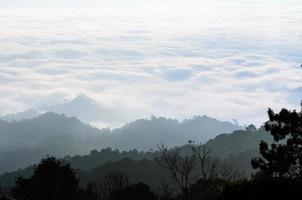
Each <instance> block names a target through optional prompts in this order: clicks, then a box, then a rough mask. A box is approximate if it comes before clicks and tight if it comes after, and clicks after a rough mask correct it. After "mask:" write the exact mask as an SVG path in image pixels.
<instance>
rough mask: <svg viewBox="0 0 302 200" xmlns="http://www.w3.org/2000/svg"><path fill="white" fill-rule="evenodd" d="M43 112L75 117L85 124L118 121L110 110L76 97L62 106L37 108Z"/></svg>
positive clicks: (84, 97) (83, 96) (92, 101)
mask: <svg viewBox="0 0 302 200" xmlns="http://www.w3.org/2000/svg"><path fill="white" fill-rule="evenodd" d="M39 109H40V110H42V111H44V112H55V113H58V114H65V115H66V116H68V117H76V118H78V119H80V120H81V121H83V122H85V123H90V124H91V123H96V122H98V121H103V122H108V123H109V122H110V123H111V122H116V121H118V119H117V118H116V116H115V113H114V112H112V110H111V109H109V108H105V107H104V106H103V105H101V104H99V103H97V102H96V101H95V100H93V99H91V98H89V97H87V96H85V95H77V96H76V97H75V98H74V99H72V100H70V101H66V102H64V103H62V104H58V105H51V106H42V107H39Z"/></svg>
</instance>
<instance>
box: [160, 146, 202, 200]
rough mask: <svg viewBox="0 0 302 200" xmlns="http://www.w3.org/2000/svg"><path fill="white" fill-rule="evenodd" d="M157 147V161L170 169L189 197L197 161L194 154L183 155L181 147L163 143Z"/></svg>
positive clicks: (184, 193)
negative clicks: (171, 147) (170, 147)
mask: <svg viewBox="0 0 302 200" xmlns="http://www.w3.org/2000/svg"><path fill="white" fill-rule="evenodd" d="M157 147H158V151H157V152H156V156H155V161H156V162H157V163H158V164H159V165H160V166H162V167H164V168H166V169H168V170H169V171H170V173H171V176H172V178H173V180H174V181H175V182H176V184H177V186H178V188H179V189H180V190H181V192H182V194H183V196H184V198H185V199H188V192H189V191H188V189H189V186H190V184H191V183H192V180H193V177H192V172H193V169H194V166H195V161H196V159H195V156H194V154H192V155H185V156H181V154H180V149H179V148H173V149H168V148H167V147H166V146H165V144H163V143H162V144H161V145H158V146H157Z"/></svg>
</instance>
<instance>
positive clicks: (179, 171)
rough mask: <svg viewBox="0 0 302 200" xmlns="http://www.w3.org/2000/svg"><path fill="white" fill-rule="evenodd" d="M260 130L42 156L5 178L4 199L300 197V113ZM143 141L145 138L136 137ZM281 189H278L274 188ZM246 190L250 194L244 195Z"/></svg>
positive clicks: (285, 114) (281, 116)
mask: <svg viewBox="0 0 302 200" xmlns="http://www.w3.org/2000/svg"><path fill="white" fill-rule="evenodd" d="M268 115H269V120H268V121H267V122H266V123H265V124H264V125H263V126H262V127H260V128H259V129H257V128H256V127H255V126H254V125H250V126H248V127H246V128H245V130H238V131H234V132H233V133H230V134H221V135H218V136H216V137H215V138H213V139H211V140H209V141H207V142H206V143H197V142H195V141H194V140H190V141H188V143H187V144H185V145H183V146H174V147H168V146H167V145H166V144H165V143H163V142H162V143H159V144H158V145H156V146H155V147H154V149H152V150H150V151H138V150H135V149H134V150H128V151H120V150H118V149H111V148H104V149H101V150H92V151H90V153H89V154H87V155H75V156H64V157H61V158H56V157H53V156H46V157H44V158H43V159H42V160H41V161H40V162H39V163H37V164H34V165H31V166H29V167H27V168H24V169H20V170H17V171H14V172H6V173H4V174H2V175H1V176H0V180H1V193H0V196H1V198H2V199H11V198H12V199H16V200H19V199H20V200H23V199H24V200H35V199H49V200H54V199H56V200H58V199H62V200H63V199H83V200H119V199H150V200H153V199H154V200H155V199H161V200H169V199H171V200H172V199H173V200H174V199H183V200H189V199H242V198H243V197H244V198H245V199H246V198H248V199H255V198H262V197H267V198H268V197H274V198H277V199H280V198H285V197H294V196H296V195H301V193H302V185H301V175H302V171H301V168H302V166H301V165H302V164H301V163H302V162H301V152H302V151H301V143H302V140H301V134H302V133H301V130H302V128H301V127H302V115H301V113H298V112H296V111H289V110H286V109H283V110H281V111H280V113H277V114H275V113H274V112H273V111H272V110H269V111H268ZM138 142H139V141H138ZM276 189H277V190H276ZM246 194H249V195H248V196H246Z"/></svg>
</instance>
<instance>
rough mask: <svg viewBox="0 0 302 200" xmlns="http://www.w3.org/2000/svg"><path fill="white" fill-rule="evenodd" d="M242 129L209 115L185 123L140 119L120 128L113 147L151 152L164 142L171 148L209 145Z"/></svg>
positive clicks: (159, 119) (158, 119) (170, 120)
mask: <svg viewBox="0 0 302 200" xmlns="http://www.w3.org/2000/svg"><path fill="white" fill-rule="evenodd" d="M241 129H242V127H240V126H237V125H234V124H232V123H230V122H221V121H218V120H216V119H214V118H210V117H207V116H197V117H193V118H192V119H187V120H184V121H182V122H180V121H178V120H176V119H167V118H164V117H158V118H157V117H152V118H151V119H139V120H136V121H134V122H131V123H129V124H126V125H125V126H123V127H121V128H120V129H115V130H113V132H112V134H113V137H114V142H115V143H113V144H111V145H112V147H117V148H121V149H129V147H135V148H138V149H143V150H149V149H150V148H155V147H156V145H157V144H159V143H160V142H165V143H166V144H167V145H168V146H178V145H182V144H185V143H187V142H188V141H189V140H194V141H196V142H206V141H207V140H209V139H210V138H214V137H215V136H217V135H219V134H221V133H231V132H233V131H234V130H241Z"/></svg>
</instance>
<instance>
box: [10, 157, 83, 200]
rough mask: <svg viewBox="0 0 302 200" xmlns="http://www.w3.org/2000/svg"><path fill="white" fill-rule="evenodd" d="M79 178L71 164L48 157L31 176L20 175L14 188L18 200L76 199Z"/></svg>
mask: <svg viewBox="0 0 302 200" xmlns="http://www.w3.org/2000/svg"><path fill="white" fill-rule="evenodd" d="M78 182H79V181H78V180H77V179H76V176H75V172H74V171H73V169H72V168H71V167H70V165H69V164H63V163H62V162H61V161H59V160H57V159H56V158H54V157H46V158H44V159H42V160H41V162H40V163H39V164H38V165H37V166H36V167H35V169H34V174H33V176H31V177H30V178H22V177H19V178H18V179H17V181H16V183H15V187H14V188H13V189H12V194H13V196H14V198H15V199H16V200H41V199H44V200H76V199H77V198H78V191H79V187H78Z"/></svg>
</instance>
